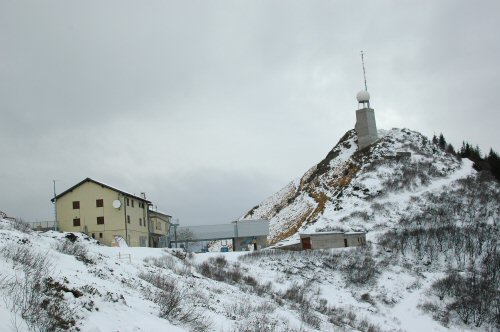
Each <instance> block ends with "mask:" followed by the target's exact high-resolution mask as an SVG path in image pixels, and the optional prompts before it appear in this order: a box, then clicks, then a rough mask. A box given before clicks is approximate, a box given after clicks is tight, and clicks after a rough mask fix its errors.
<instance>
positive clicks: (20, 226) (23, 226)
mask: <svg viewBox="0 0 500 332" xmlns="http://www.w3.org/2000/svg"><path fill="white" fill-rule="evenodd" d="M11 225H12V228H14V229H15V230H17V231H20V232H23V233H26V234H30V233H32V229H31V226H30V224H28V223H26V222H24V221H23V220H22V219H18V218H16V219H13V220H12V221H11Z"/></svg>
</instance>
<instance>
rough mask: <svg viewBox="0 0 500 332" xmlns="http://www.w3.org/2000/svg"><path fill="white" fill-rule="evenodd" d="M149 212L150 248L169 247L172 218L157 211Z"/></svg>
mask: <svg viewBox="0 0 500 332" xmlns="http://www.w3.org/2000/svg"><path fill="white" fill-rule="evenodd" d="M148 212H149V213H148V215H149V230H150V234H151V236H150V238H149V244H150V247H154V248H159V247H166V246H167V245H168V243H167V236H168V233H169V227H170V222H171V219H172V217H171V216H169V215H168V214H166V213H163V212H160V211H156V210H149V211H148Z"/></svg>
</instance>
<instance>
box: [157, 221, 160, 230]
mask: <svg viewBox="0 0 500 332" xmlns="http://www.w3.org/2000/svg"><path fill="white" fill-rule="evenodd" d="M156 229H159V230H160V231H161V222H159V221H157V222H156Z"/></svg>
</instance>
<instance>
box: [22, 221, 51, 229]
mask: <svg viewBox="0 0 500 332" xmlns="http://www.w3.org/2000/svg"><path fill="white" fill-rule="evenodd" d="M27 224H29V225H30V227H31V229H34V230H47V229H54V226H55V222H54V220H46V221H29V222H27Z"/></svg>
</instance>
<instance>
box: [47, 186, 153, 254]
mask: <svg viewBox="0 0 500 332" xmlns="http://www.w3.org/2000/svg"><path fill="white" fill-rule="evenodd" d="M55 201H56V213H57V221H56V222H57V225H58V228H59V230H61V231H65V232H82V233H85V234H88V235H89V236H92V237H93V238H95V239H96V240H99V241H100V242H101V243H102V244H104V245H108V246H114V245H117V242H119V240H120V239H121V238H122V239H124V240H125V241H126V242H127V244H128V245H129V246H132V247H138V246H140V247H148V246H150V229H149V225H150V223H149V222H147V221H148V220H149V205H151V202H150V201H148V200H147V199H145V197H139V196H135V195H132V194H129V193H127V192H124V191H122V190H119V189H116V188H113V187H111V186H109V185H106V184H104V183H101V182H98V181H95V180H93V179H91V178H86V179H85V180H83V181H81V182H79V183H77V184H76V185H74V186H73V187H71V188H69V189H68V190H66V191H64V192H62V193H61V194H59V195H57V196H56V197H55ZM52 202H54V199H52Z"/></svg>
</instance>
